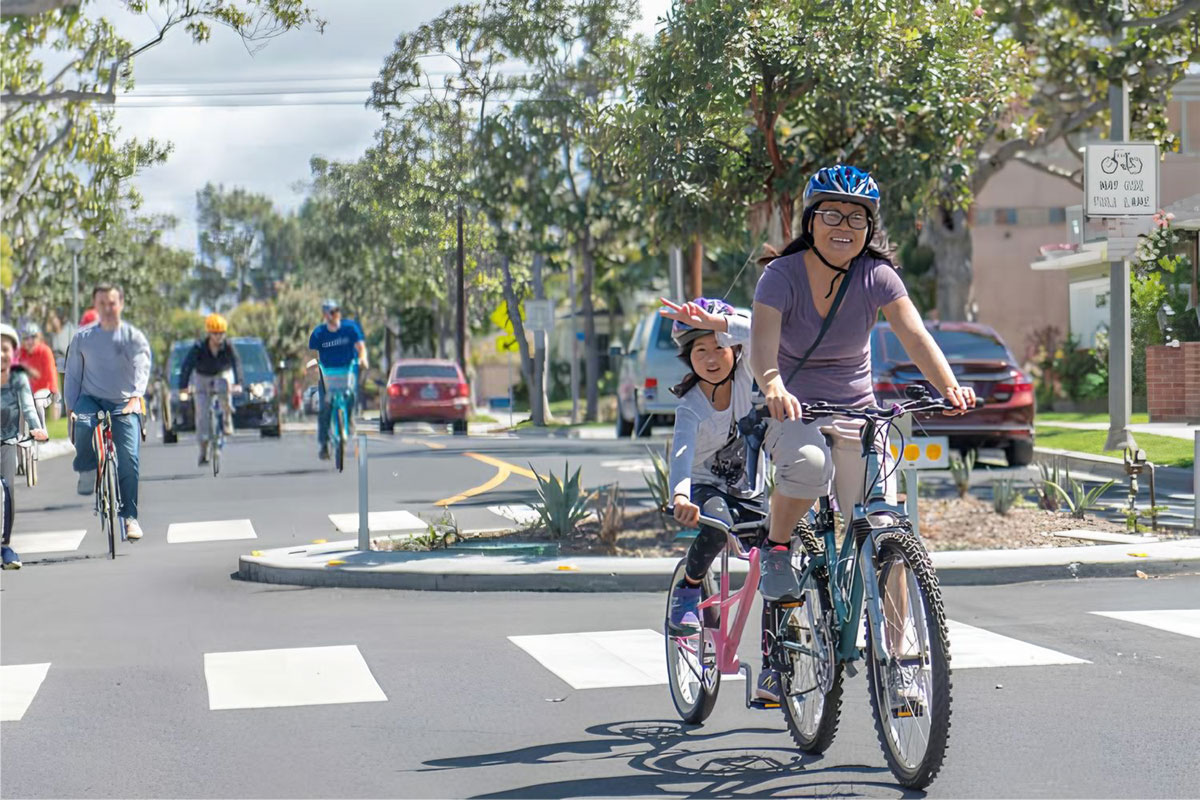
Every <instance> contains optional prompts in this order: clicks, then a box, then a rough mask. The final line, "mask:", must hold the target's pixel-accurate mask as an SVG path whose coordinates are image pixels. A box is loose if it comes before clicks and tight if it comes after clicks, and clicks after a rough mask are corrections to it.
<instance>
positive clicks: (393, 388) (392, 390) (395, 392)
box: [388, 383, 400, 397]
mask: <svg viewBox="0 0 1200 800" xmlns="http://www.w3.org/2000/svg"><path fill="white" fill-rule="evenodd" d="M388 395H390V396H391V397H399V396H400V384H398V383H393V384H389V385H388Z"/></svg>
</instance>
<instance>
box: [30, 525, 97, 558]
mask: <svg viewBox="0 0 1200 800" xmlns="http://www.w3.org/2000/svg"><path fill="white" fill-rule="evenodd" d="M86 535H87V531H86V530H76V531H46V532H44V533H17V532H15V531H14V532H13V535H12V549H13V550H16V551H17V552H18V553H21V554H22V555H23V554H25V553H67V552H70V551H72V550H78V549H79V545H80V543H81V542H83V537H84V536H86Z"/></svg>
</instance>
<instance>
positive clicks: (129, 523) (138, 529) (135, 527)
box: [125, 517, 142, 541]
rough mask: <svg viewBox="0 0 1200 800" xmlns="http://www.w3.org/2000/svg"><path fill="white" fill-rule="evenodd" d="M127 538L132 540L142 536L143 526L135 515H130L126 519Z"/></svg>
mask: <svg viewBox="0 0 1200 800" xmlns="http://www.w3.org/2000/svg"><path fill="white" fill-rule="evenodd" d="M125 538H126V539H129V540H130V541H136V540H138V539H140V538H142V526H141V525H139V524H138V521H137V520H136V519H134V518H133V517H128V518H126V520H125Z"/></svg>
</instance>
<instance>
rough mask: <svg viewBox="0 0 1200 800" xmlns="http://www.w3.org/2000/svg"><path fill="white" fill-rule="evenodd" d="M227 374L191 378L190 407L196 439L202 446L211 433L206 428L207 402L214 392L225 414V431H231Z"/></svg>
mask: <svg viewBox="0 0 1200 800" xmlns="http://www.w3.org/2000/svg"><path fill="white" fill-rule="evenodd" d="M228 376H229V374H228V373H223V374H221V375H199V374H197V375H196V376H195V377H194V378H193V379H192V385H193V387H194V392H193V393H192V408H193V409H194V410H195V415H196V439H197V440H198V441H199V442H200V446H201V447H204V445H205V443H207V442H208V439H209V436H210V435H211V434H210V433H209V430H208V416H209V410H208V407H209V404H210V403H211V402H212V396H213V395H214V394H216V395H217V396H218V397H220V399H221V409H222V413H223V414H224V415H225V433H226V434H230V433H233V402H232V399H231V396H230V381H229V377H228Z"/></svg>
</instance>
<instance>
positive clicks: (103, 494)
mask: <svg viewBox="0 0 1200 800" xmlns="http://www.w3.org/2000/svg"><path fill="white" fill-rule="evenodd" d="M96 492H97V496H98V497H99V498H100V500H99V503H100V526H101V527H102V528H103V529H104V532H105V533H106V534H107V535H108V557H109V559H114V558H116V557H117V531H118V530H119V527H118V526H119V525H120V524H121V522H120V520H119V519H118V518H117V469H116V465H115V464H114V463H113V461H112V459H111V458H108V457H105V459H104V466H103V467H102V468H101V471H100V485H99V486H98V487H96Z"/></svg>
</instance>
